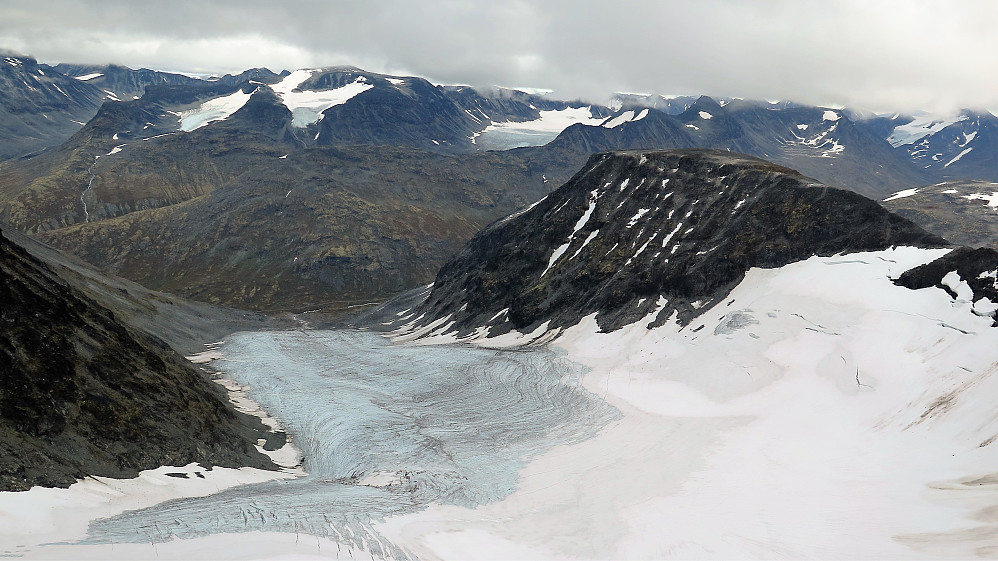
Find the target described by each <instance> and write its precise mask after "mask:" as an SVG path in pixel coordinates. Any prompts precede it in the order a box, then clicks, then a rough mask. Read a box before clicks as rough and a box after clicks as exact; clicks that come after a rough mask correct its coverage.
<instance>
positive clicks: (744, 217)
mask: <svg viewBox="0 0 998 561" xmlns="http://www.w3.org/2000/svg"><path fill="white" fill-rule="evenodd" d="M945 244H946V242H945V240H943V239H942V238H940V237H938V236H935V235H932V234H928V233H926V232H925V231H924V230H922V229H921V228H919V227H918V226H916V225H914V224H913V223H911V222H909V221H908V220H906V219H903V218H901V217H898V216H895V215H893V214H891V213H889V212H887V211H886V210H884V209H883V208H882V207H880V205H878V204H877V203H876V202H874V201H872V200H870V199H867V198H865V197H863V196H861V195H858V194H856V193H853V192H850V191H843V190H839V189H835V188H831V187H827V186H825V185H822V184H819V183H817V182H815V181H813V180H811V179H809V178H807V177H804V176H802V175H801V174H799V173H797V172H795V171H793V170H790V169H788V168H784V167H781V166H777V165H774V164H771V163H769V162H765V161H763V160H759V159H756V158H752V157H749V156H742V155H736V154H731V153H728V152H721V151H708V150H676V151H652V152H646V151H626V152H615V153H604V154H598V155H596V156H593V157H592V158H591V159H590V160H589V162H588V164H586V166H585V167H584V168H583V170H582V171H581V172H579V173H578V174H577V175H576V176H575V177H573V178H572V179H571V180H570V181H569V182H568V183H566V184H565V185H563V186H562V187H561V188H559V189H558V190H556V191H555V192H553V193H552V194H551V195H549V196H548V197H546V198H545V199H544V200H542V201H541V202H539V203H537V204H536V205H535V206H533V207H532V208H530V209H529V210H527V211H525V212H522V213H520V214H518V215H513V216H510V217H508V218H506V219H503V220H500V221H499V222H496V223H494V224H492V225H491V226H489V227H488V228H486V229H485V230H484V231H482V232H481V233H479V234H478V235H477V236H475V238H473V239H472V240H471V241H470V242H469V243H468V245H467V246H466V247H465V248H464V250H462V252H461V253H460V254H459V255H458V256H457V257H456V258H455V259H453V260H452V261H450V262H449V263H447V264H446V265H444V267H443V268H442V269H441V270H440V273H439V274H438V276H437V279H436V283H435V284H434V286H433V290H432V292H431V294H430V295H429V297H428V298H427V299H426V300H425V302H424V303H423V304H422V305H421V307H420V308H419V309H418V310H417V313H421V314H422V317H421V318H420V320H419V321H418V322H417V323H418V324H420V325H424V326H425V325H429V324H431V323H433V322H435V321H437V322H440V323H441V324H447V323H448V322H453V324H452V325H451V326H450V327H449V329H452V330H455V331H458V332H459V333H465V334H466V333H469V332H471V331H472V330H474V329H476V328H479V327H483V326H489V327H490V329H491V330H492V331H491V333H493V334H497V333H501V332H504V331H508V330H510V329H518V330H528V331H529V330H532V329H533V328H535V327H536V326H538V325H540V324H542V323H543V322H550V323H549V324H548V326H549V327H559V326H567V325H573V324H575V323H577V322H578V321H579V320H580V319H581V318H583V317H585V316H587V315H590V314H596V319H597V321H598V322H599V325H600V327H601V328H602V329H604V330H614V329H617V328H619V327H621V326H623V325H626V324H628V323H631V322H634V321H637V320H638V319H640V318H642V317H645V316H646V315H647V314H648V313H649V312H651V311H652V310H654V309H656V307H659V306H661V311H660V312H659V313H658V315H657V317H656V318H655V320H654V321H653V322H652V325H657V324H661V323H663V322H665V321H666V320H668V319H669V318H670V317H672V316H673V314H676V316H677V318H678V320H679V321H680V322H681V323H687V322H689V321H690V320H691V319H692V318H693V317H695V316H697V315H699V314H701V313H703V311H705V310H707V309H709V308H710V307H712V306H714V305H715V304H717V303H719V302H722V301H723V299H724V297H725V295H726V294H727V293H728V292H729V291H730V290H731V288H732V287H734V286H735V285H736V284H737V283H738V282H739V281H740V280H741V279H742V278H743V277H744V275H745V272H746V271H747V270H748V269H749V268H751V267H779V266H782V265H785V264H787V263H791V262H794V261H799V260H803V259H806V258H808V257H810V256H812V255H833V254H836V253H844V252H854V251H868V250H878V249H885V248H889V247H891V246H896V245H914V246H923V247H938V246H943V245H945Z"/></svg>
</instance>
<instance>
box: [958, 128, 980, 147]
mask: <svg viewBox="0 0 998 561" xmlns="http://www.w3.org/2000/svg"><path fill="white" fill-rule="evenodd" d="M975 138H977V131H973V132H968V133H966V134H964V135H963V143H962V144H960V148H963V147H964V146H966V145H968V144H970V143H971V142H973V141H974V139H975Z"/></svg>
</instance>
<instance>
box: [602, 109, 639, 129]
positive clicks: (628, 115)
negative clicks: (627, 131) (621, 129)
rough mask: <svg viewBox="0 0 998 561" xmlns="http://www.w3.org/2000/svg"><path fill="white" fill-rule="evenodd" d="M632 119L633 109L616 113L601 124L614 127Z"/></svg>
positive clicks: (610, 127) (609, 127)
mask: <svg viewBox="0 0 998 561" xmlns="http://www.w3.org/2000/svg"><path fill="white" fill-rule="evenodd" d="M633 120H634V111H624V112H623V113H621V114H620V115H617V116H616V117H614V118H612V119H608V120H607V121H606V122H605V123H603V126H604V127H606V128H608V129H612V128H614V127H617V126H619V125H622V124H624V123H627V122H629V121H633Z"/></svg>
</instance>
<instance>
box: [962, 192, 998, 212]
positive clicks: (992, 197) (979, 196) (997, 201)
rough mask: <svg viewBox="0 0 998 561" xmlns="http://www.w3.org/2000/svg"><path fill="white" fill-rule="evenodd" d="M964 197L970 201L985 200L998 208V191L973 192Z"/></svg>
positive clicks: (989, 204)
mask: <svg viewBox="0 0 998 561" xmlns="http://www.w3.org/2000/svg"><path fill="white" fill-rule="evenodd" d="M963 198H965V199H967V200H968V201H976V200H983V201H987V202H988V206H989V207H991V208H998V191H995V192H992V193H990V194H989V193H972V194H970V195H965V196H964V197H963Z"/></svg>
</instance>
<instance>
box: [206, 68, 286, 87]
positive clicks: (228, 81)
mask: <svg viewBox="0 0 998 561" xmlns="http://www.w3.org/2000/svg"><path fill="white" fill-rule="evenodd" d="M288 74H290V72H288V71H287V70H285V71H284V72H282V73H281V74H274V73H273V72H271V71H270V70H269V69H267V68H250V69H249V70H243V71H242V72H240V73H239V74H226V75H225V76H222V77H221V78H218V79H217V80H215V81H216V82H218V83H219V84H223V85H226V86H237V85H239V84H243V83H245V82H259V83H261V84H276V83H277V82H280V81H281V78H283V77H285V76H287V75H288Z"/></svg>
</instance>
